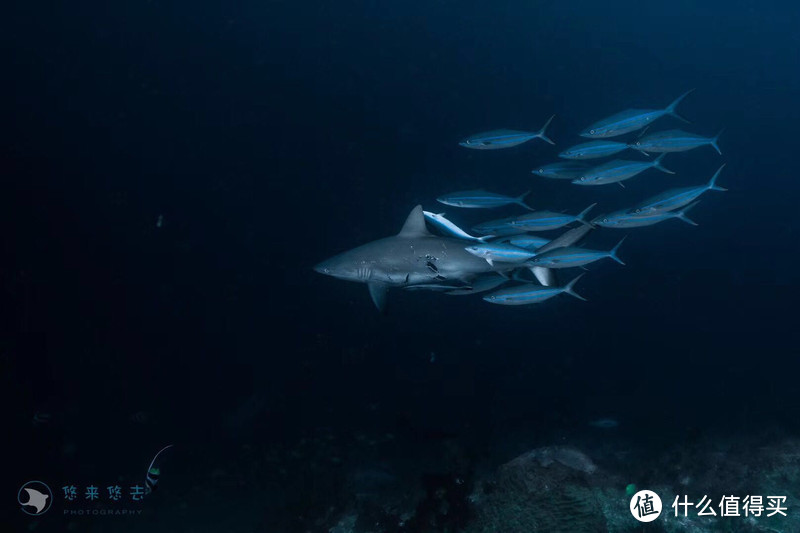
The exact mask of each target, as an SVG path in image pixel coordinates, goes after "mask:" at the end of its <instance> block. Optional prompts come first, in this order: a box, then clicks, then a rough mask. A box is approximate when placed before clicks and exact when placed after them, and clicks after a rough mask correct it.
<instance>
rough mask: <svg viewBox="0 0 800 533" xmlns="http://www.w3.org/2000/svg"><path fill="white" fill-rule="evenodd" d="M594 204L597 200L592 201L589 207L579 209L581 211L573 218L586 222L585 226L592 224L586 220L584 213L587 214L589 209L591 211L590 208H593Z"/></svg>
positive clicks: (582, 222)
mask: <svg viewBox="0 0 800 533" xmlns="http://www.w3.org/2000/svg"><path fill="white" fill-rule="evenodd" d="M596 205H597V202H595V203H593V204H592V205H590V206H589V207H587V208H586V209H584V210H583V211H581V212H580V213H579V214H578V216H577V217H575V220H577V221H578V222H580V223H581V224H586V225H587V226H592V223H591V222H589V221H587V220H586V218H585V217H586V215H588V214H589V211H591V210H592V208H593V207H594V206H596Z"/></svg>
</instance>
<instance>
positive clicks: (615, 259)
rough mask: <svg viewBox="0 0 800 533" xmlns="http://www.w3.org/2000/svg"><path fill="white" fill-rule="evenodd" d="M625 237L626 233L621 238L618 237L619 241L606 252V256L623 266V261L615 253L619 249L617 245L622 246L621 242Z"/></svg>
mask: <svg viewBox="0 0 800 533" xmlns="http://www.w3.org/2000/svg"><path fill="white" fill-rule="evenodd" d="M627 238H628V236H627V235H626V236H624V237H623V238H622V239H620V241H619V242H618V243H617V245H616V246H614V247H613V248H612V249H611V250H609V252H608V257H610V258H611V259H613V260H614V261H616V262H617V263H619V264H620V265H622V266H625V263H624V262H623V261H622V259H620V258H619V256H618V255H617V252H618V251H619V247H620V246H622V243H623V242H625V239H627Z"/></svg>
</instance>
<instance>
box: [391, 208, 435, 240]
mask: <svg viewBox="0 0 800 533" xmlns="http://www.w3.org/2000/svg"><path fill="white" fill-rule="evenodd" d="M427 235H430V233H428V228H426V227H425V215H424V214H423V212H422V206H421V205H418V206H417V207H415V208H414V209H412V210H411V213H409V215H408V218H407V219H406V222H405V224H403V229H401V230H400V233H398V234H397V236H398V237H423V236H427Z"/></svg>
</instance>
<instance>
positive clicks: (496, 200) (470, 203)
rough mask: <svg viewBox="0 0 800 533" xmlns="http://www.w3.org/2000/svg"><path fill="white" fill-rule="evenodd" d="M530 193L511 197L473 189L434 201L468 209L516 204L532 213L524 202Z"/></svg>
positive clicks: (530, 208) (447, 195)
mask: <svg viewBox="0 0 800 533" xmlns="http://www.w3.org/2000/svg"><path fill="white" fill-rule="evenodd" d="M530 193H531V191H526V192H525V193H524V194H521V195H519V196H517V197H516V198H515V197H512V196H506V195H505V194H498V193H496V192H489V191H484V190H482V189H475V190H470V191H458V192H451V193H449V194H444V195H442V196H440V197H439V198H437V199H436V201H437V202H439V203H442V204H444V205H450V206H453V207H464V208H470V209H491V208H493V207H503V206H506V205H511V204H516V205H520V206H522V207H524V208H525V209H528V210H530V211H533V208H532V207H530V206H529V205H528V204H526V203H525V202H524V200H525V197H526V196H528V195H529V194H530Z"/></svg>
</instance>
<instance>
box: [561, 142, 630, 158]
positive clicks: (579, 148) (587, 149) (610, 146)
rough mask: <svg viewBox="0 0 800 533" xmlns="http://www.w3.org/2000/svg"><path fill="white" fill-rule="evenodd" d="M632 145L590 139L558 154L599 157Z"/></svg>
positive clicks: (612, 153)
mask: <svg viewBox="0 0 800 533" xmlns="http://www.w3.org/2000/svg"><path fill="white" fill-rule="evenodd" d="M627 148H633V147H632V146H630V145H628V144H626V143H621V142H617V141H589V142H588V143H581V144H576V145H575V146H571V147H569V148H567V149H566V150H564V151H563V152H561V153H560V154H558V157H561V158H563V159H597V158H600V157H607V156H609V155H614V154H617V153H619V152H621V151H623V150H625V149H627Z"/></svg>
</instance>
